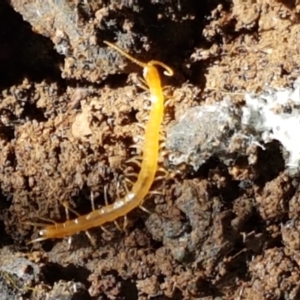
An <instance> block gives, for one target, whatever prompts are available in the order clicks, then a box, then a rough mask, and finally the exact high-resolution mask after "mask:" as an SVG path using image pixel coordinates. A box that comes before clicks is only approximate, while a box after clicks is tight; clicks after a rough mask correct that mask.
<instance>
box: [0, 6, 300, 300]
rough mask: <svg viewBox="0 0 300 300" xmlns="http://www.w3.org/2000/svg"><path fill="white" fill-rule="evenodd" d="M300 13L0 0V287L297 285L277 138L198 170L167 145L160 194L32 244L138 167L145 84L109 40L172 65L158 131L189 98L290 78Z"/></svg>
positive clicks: (112, 191)
mask: <svg viewBox="0 0 300 300" xmlns="http://www.w3.org/2000/svg"><path fill="white" fill-rule="evenodd" d="M25 2H26V3H25ZM299 12H300V3H299V1H298V0H295V1H292V0H286V1H284V0H282V1H279V0H278V1H275V0H256V1H250V0H249V1H239V0H231V1H225V0H207V1H199V0H168V1H167V0H164V1H154V0H149V1H130V0H129V1H125V0H124V1H123V0H119V1H116V0H111V1H71V0H68V1H67V0H65V1H63V0H62V1H50V0H49V1H48V0H47V1H44V0H43V1H42V0H34V1H17V0H11V1H7V2H5V1H1V4H0V90H1V94H0V98H1V101H0V149H1V155H0V187H1V189H0V207H1V211H0V231H1V235H0V247H1V248H0V299H73V300H75V299H128V300H131V299H132V300H134V299H157V300H158V299H205V300H209V299H215V300H217V299H218V300H221V299H224V300H227V299H236V300H242V299H272V300H273V299H274V300H276V299H278V300H279V299H300V284H299V282H300V233H299V231H300V219H299V212H300V201H299V199H300V187H299V180H298V178H297V177H293V178H291V177H289V176H287V175H286V174H285V166H284V163H283V157H282V152H281V148H280V145H279V144H278V143H277V142H276V141H274V142H273V143H271V144H270V145H268V147H266V150H265V151H263V150H260V151H259V155H258V159H257V162H256V164H255V165H253V166H249V165H248V164H247V163H246V160H245V161H239V162H238V163H237V164H236V165H235V166H231V167H228V166H226V165H225V164H224V163H223V162H222V161H221V160H218V158H217V157H215V158H212V159H210V160H208V161H207V162H206V163H205V164H204V165H203V166H201V167H200V169H199V170H197V171H194V170H192V169H191V168H190V167H189V166H188V165H183V166H181V167H180V168H174V167H173V168H172V166H169V165H168V159H167V158H168V149H166V151H165V152H164V153H165V156H163V159H162V162H161V166H164V167H165V168H167V171H168V176H165V175H164V174H163V173H162V174H161V175H162V177H161V178H160V180H157V182H156V183H155V185H154V187H153V189H154V190H155V191H157V192H161V193H153V194H151V195H149V196H148V197H147V198H146V200H145V204H144V206H145V208H146V209H147V211H148V212H145V211H141V210H140V209H136V210H134V211H132V212H131V213H130V214H129V215H128V216H127V219H128V225H127V227H126V228H125V230H119V229H118V226H119V227H121V229H122V227H123V225H122V224H123V222H124V221H123V219H119V220H118V226H116V224H106V225H105V228H103V229H102V228H94V229H92V230H90V231H89V234H90V237H91V238H90V239H91V240H90V239H89V238H88V237H87V235H86V234H85V233H79V234H77V235H74V236H72V240H71V243H70V240H68V238H64V239H54V240H53V239H51V240H47V241H43V242H39V243H34V244H29V245H28V244H27V243H28V242H29V241H31V240H33V239H36V238H38V232H39V229H40V228H41V227H43V226H44V224H45V223H46V224H48V223H49V222H51V221H52V222H64V221H65V220H66V218H67V216H66V207H70V208H72V209H73V210H75V211H76V212H77V213H79V214H80V215H83V214H86V213H88V212H90V211H91V209H92V208H91V198H94V202H95V205H96V207H98V206H102V205H105V190H106V191H107V193H106V194H107V198H108V201H109V202H113V201H115V200H116V199H117V194H118V193H121V194H122V193H124V191H125V190H126V189H125V188H124V182H125V180H124V178H125V177H128V175H127V174H128V173H130V172H131V173H132V172H138V168H136V166H135V165H134V164H128V163H126V161H127V160H128V159H130V158H132V157H134V156H136V155H138V152H139V150H138V149H135V148H131V147H130V146H132V145H139V144H140V143H141V141H142V138H143V128H142V127H141V126H140V125H143V124H145V118H146V117H147V114H148V110H147V107H149V93H148V91H145V90H144V89H142V88H141V87H140V86H139V85H138V84H137V82H138V81H137V74H139V75H140V74H141V69H140V68H139V67H138V66H135V65H133V64H132V63H130V62H128V60H126V59H125V58H123V57H121V56H120V55H118V54H117V53H116V52H114V51H113V50H111V49H108V48H107V47H106V46H105V45H104V44H103V42H102V41H103V40H104V39H107V40H110V41H118V44H119V45H120V46H121V47H122V48H124V49H126V50H127V51H128V52H130V53H131V54H132V55H134V56H135V57H137V58H138V59H141V60H143V61H149V60H151V59H156V60H161V61H163V62H165V63H166V64H168V65H169V66H172V68H173V69H174V71H175V76H173V77H170V78H165V77H163V76H162V78H163V84H164V86H165V94H166V98H167V99H170V102H169V103H168V106H167V108H166V116H165V122H164V125H163V128H162V135H165V133H166V132H167V131H168V129H169V128H170V127H171V126H172V124H174V122H177V121H178V120H179V119H180V116H181V115H182V114H183V113H184V112H185V111H186V109H187V108H188V107H190V106H197V105H200V104H203V103H205V102H206V103H213V102H215V101H221V100H222V99H223V98H224V96H225V95H227V96H228V95H229V96H230V97H232V99H233V100H234V101H236V102H240V101H241V100H242V99H243V94H244V93H245V92H256V93H259V92H260V91H262V90H264V89H265V88H266V87H286V86H291V84H292V83H293V81H294V80H295V79H296V78H298V77H299V75H300V71H299V70H300V55H299V53H300V50H299V37H300V25H299V24H300V22H299V21H300V15H299ZM295 142H297V141H295ZM164 153H162V154H164ZM131 179H132V178H131ZM129 187H130V184H129ZM69 214H70V217H71V218H74V217H75V215H74V212H72V211H69ZM298 229H299V230H298Z"/></svg>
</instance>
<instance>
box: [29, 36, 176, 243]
mask: <svg viewBox="0 0 300 300" xmlns="http://www.w3.org/2000/svg"><path fill="white" fill-rule="evenodd" d="M104 43H105V44H106V45H108V46H109V47H111V48H113V49H114V50H116V51H117V52H119V53H120V54H122V55H123V56H125V57H126V58H127V59H129V60H131V61H132V62H134V63H135V64H137V65H138V66H140V67H142V68H143V77H144V80H145V83H146V84H147V85H148V88H149V91H150V100H151V109H150V115H149V119H148V121H147V123H146V126H145V139H144V144H143V147H142V161H141V168H140V172H139V173H138V177H137V181H136V182H135V183H134V184H133V186H132V188H131V190H130V191H128V192H127V193H126V194H125V196H124V197H122V198H120V199H117V200H116V201H115V202H114V203H112V204H109V205H106V206H104V207H102V208H100V209H96V210H93V211H91V212H90V213H88V214H86V215H82V216H79V217H77V218H76V219H73V220H67V221H66V222H64V223H56V224H52V225H48V226H46V227H45V228H44V229H42V230H40V231H39V235H40V237H39V238H37V239H34V240H32V241H31V242H30V243H34V242H40V241H44V240H47V239H54V238H64V237H66V236H70V235H73V234H76V233H78V232H81V231H86V230H88V229H90V228H93V227H97V226H101V225H103V224H105V223H107V222H112V221H115V220H116V219H118V218H120V217H123V216H126V215H127V214H128V213H129V212H131V211H132V210H133V209H135V208H136V207H139V206H141V205H142V202H143V200H144V198H145V197H146V195H147V194H148V193H149V190H150V188H151V186H152V184H153V181H154V179H155V174H156V172H157V169H158V158H159V139H160V127H161V123H162V121H163V116H164V95H163V90H162V86H161V80H160V76H159V72H158V69H157V66H159V67H162V68H163V69H165V71H164V74H165V75H167V76H172V75H173V70H172V69H171V68H170V67H168V66H167V65H165V64H164V63H162V62H160V61H156V60H151V61H149V62H148V63H144V62H141V61H139V60H137V59H135V58H134V57H132V56H131V55H129V54H128V53H126V52H125V51H124V50H122V49H120V48H119V47H117V46H116V45H114V44H112V43H110V42H107V41H104Z"/></svg>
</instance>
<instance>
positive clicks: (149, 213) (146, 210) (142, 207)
mask: <svg viewBox="0 0 300 300" xmlns="http://www.w3.org/2000/svg"><path fill="white" fill-rule="evenodd" d="M139 208H140V209H141V210H142V211H144V212H145V213H147V214H148V215H151V212H150V211H149V210H148V209H147V208H145V207H144V206H143V205H142V204H141V205H140V206H139Z"/></svg>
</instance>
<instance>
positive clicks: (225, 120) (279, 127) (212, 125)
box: [166, 79, 300, 174]
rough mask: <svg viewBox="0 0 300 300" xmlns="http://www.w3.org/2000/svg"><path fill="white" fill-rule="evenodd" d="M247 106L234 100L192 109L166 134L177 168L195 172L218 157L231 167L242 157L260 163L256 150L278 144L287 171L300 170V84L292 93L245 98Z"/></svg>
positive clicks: (280, 91)
mask: <svg viewBox="0 0 300 300" xmlns="http://www.w3.org/2000/svg"><path fill="white" fill-rule="evenodd" d="M244 100H245V103H244V105H243V106H240V107H238V106H236V105H235V104H234V103H233V102H232V101H231V100H230V98H226V99H224V100H223V101H222V102H217V103H215V104H210V105H205V104H204V105H202V106H197V107H192V108H190V109H188V110H187V111H186V113H185V114H184V115H183V116H182V117H181V119H180V120H179V121H178V122H177V124H175V125H174V126H173V127H171V128H170V129H169V131H168V133H167V143H166V146H167V148H168V149H169V150H171V151H172V152H173V153H172V154H171V155H170V156H169V162H170V163H171V164H173V165H178V164H180V163H183V162H184V163H188V164H190V165H192V166H193V168H194V169H195V170H197V169H198V168H199V167H200V166H201V164H203V163H204V162H205V161H206V160H207V159H208V158H210V157H212V156H216V157H218V158H219V159H221V160H222V161H223V162H224V163H225V164H228V165H229V164H230V163H231V162H232V161H233V160H234V159H236V157H238V156H240V155H244V156H248V162H249V164H254V163H255V162H256V158H255V155H254V153H255V148H258V147H260V148H262V149H264V145H265V144H267V143H269V142H272V141H274V140H276V141H278V142H280V143H281V145H282V148H283V152H285V153H286V154H287V155H283V156H284V159H285V165H286V170H287V171H288V173H290V174H295V173H299V170H300V140H299V136H300V79H298V80H297V81H295V83H294V85H293V87H292V88H285V89H278V90H274V89H269V90H267V91H265V92H263V93H262V94H260V95H255V94H245V96H244Z"/></svg>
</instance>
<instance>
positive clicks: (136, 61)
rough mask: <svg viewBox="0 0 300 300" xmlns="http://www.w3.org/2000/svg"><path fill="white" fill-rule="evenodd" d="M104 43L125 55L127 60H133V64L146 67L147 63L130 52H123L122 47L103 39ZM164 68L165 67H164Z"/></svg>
mask: <svg viewBox="0 0 300 300" xmlns="http://www.w3.org/2000/svg"><path fill="white" fill-rule="evenodd" d="M103 43H104V44H106V45H108V46H109V47H111V48H113V49H114V50H116V51H118V52H119V53H121V54H122V55H123V56H125V57H126V58H128V59H129V60H131V61H132V62H134V63H135V64H137V65H138V66H140V67H142V68H145V67H147V64H146V63H144V62H142V61H140V60H138V59H136V58H134V57H133V56H131V55H130V54H128V53H127V52H125V51H124V50H123V49H121V48H119V47H118V46H117V45H115V44H113V43H111V42H108V41H103ZM165 69H167V68H166V67H165Z"/></svg>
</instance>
